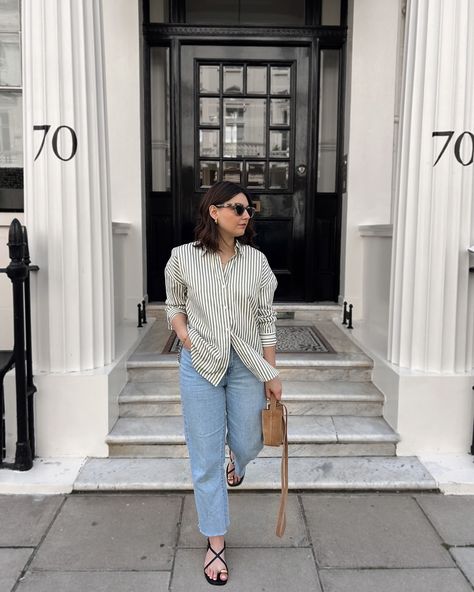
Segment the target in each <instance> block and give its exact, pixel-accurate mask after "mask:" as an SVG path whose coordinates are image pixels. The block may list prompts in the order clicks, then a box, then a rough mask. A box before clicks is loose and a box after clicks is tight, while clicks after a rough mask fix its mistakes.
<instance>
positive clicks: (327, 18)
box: [321, 0, 341, 26]
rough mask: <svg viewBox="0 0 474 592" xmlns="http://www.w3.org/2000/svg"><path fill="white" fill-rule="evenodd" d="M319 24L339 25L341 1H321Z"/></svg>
mask: <svg viewBox="0 0 474 592" xmlns="http://www.w3.org/2000/svg"><path fill="white" fill-rule="evenodd" d="M321 24H322V25H328V26H329V25H333V26H339V25H340V24H341V0H323V5H322V10H321Z"/></svg>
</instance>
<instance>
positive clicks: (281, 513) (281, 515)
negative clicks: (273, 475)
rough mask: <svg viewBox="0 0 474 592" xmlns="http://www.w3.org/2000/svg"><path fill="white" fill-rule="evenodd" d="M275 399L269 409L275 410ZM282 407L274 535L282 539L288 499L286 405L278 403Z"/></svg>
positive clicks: (271, 400) (271, 401) (273, 398)
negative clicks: (278, 495) (281, 443)
mask: <svg viewBox="0 0 474 592" xmlns="http://www.w3.org/2000/svg"><path fill="white" fill-rule="evenodd" d="M276 402H277V401H276V398H275V397H271V398H270V407H273V408H275V409H276ZM280 404H281V406H282V407H283V411H284V414H283V418H284V419H283V423H284V425H285V428H284V438H283V450H282V453H281V496H280V508H279V510H278V519H277V526H276V535H277V536H278V537H282V536H283V534H284V533H285V528H286V502H287V499H288V409H287V408H286V405H283V403H280Z"/></svg>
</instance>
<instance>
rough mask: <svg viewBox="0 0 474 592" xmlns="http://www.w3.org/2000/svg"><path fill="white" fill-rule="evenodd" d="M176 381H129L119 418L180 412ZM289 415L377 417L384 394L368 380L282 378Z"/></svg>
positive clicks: (379, 413) (121, 400)
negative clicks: (293, 379)
mask: <svg viewBox="0 0 474 592" xmlns="http://www.w3.org/2000/svg"><path fill="white" fill-rule="evenodd" d="M180 401H181V399H180V396H179V386H178V384H177V383H172V382H168V383H154V382H129V383H127V385H126V386H125V388H124V390H123V391H122V393H121V394H120V397H119V405H120V417H158V416H162V415H181V402H180ZM283 401H284V402H285V404H286V406H287V408H288V413H289V414H290V415H360V416H373V417H375V416H381V415H382V407H383V402H384V397H383V395H382V393H381V392H380V391H379V390H378V389H377V388H376V387H375V386H374V385H373V384H372V383H370V382H344V381H342V380H335V381H328V382H322V381H317V382H309V381H286V382H285V384H284V394H283Z"/></svg>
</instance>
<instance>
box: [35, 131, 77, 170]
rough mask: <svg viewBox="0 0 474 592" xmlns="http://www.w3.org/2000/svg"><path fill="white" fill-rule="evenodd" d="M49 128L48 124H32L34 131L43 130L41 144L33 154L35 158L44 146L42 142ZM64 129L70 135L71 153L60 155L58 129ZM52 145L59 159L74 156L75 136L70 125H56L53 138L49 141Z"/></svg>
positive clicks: (69, 158) (67, 158)
mask: <svg viewBox="0 0 474 592" xmlns="http://www.w3.org/2000/svg"><path fill="white" fill-rule="evenodd" d="M50 129H51V126H50V125H34V126H33V130H34V131H42V132H43V140H42V141H41V146H40V147H39V150H38V152H37V154H36V156H35V160H36V159H37V158H38V156H39V155H40V154H41V152H42V150H43V148H44V143H45V141H46V136H47V135H48V132H49V130H50ZM62 129H64V130H68V131H69V133H70V135H71V142H72V146H71V154H70V155H69V156H67V157H66V156H61V154H59V150H58V136H59V133H60V131H61V130H62ZM51 144H52V147H53V152H54V155H55V156H56V157H57V158H59V159H60V160H64V161H67V160H71V158H74V156H75V155H76V152H77V136H76V132H75V131H74V130H73V129H72V127H69V126H68V125H60V126H58V127H57V128H56V129H55V131H54V134H53V139H52V141H51Z"/></svg>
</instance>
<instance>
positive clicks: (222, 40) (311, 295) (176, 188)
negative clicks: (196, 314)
mask: <svg viewBox="0 0 474 592" xmlns="http://www.w3.org/2000/svg"><path fill="white" fill-rule="evenodd" d="M145 4H147V3H145ZM343 5H344V2H343ZM147 20H148V19H147V11H146V9H145V10H144V21H145V22H144V25H143V57H144V59H143V64H144V73H143V81H144V126H145V129H144V141H145V191H146V226H147V276H148V294H149V297H150V300H164V282H163V281H162V280H159V279H158V278H157V276H156V270H157V269H162V268H163V267H164V263H165V262H166V260H167V258H168V256H169V250H170V249H171V247H172V246H174V245H177V244H180V243H181V242H182V240H181V238H182V234H181V225H180V219H181V215H180V214H181V200H179V199H174V200H173V199H172V194H173V193H174V194H175V195H181V182H180V174H179V171H180V170H181V146H180V122H179V103H178V101H179V79H180V50H181V46H182V45H183V44H193V45H198V44H206V45H213V44H215V45H252V46H258V45H275V44H276V45H289V46H295V45H296V46H308V47H310V55H311V68H310V70H311V71H310V81H311V84H310V92H311V98H310V108H309V126H310V140H309V151H308V152H309V158H308V163H309V169H310V175H309V178H308V196H314V199H308V200H307V216H306V233H307V235H306V236H313V234H314V233H315V229H316V219H317V215H318V206H319V207H320V209H321V208H323V207H324V204H325V203H327V204H330V206H329V209H330V210H331V211H333V212H334V214H333V223H334V231H333V232H334V252H333V258H334V259H333V268H332V269H333V271H332V272H331V274H332V276H333V277H330V278H329V279H328V282H329V283H328V286H329V287H328V288H324V292H323V293H321V292H320V291H319V290H320V286H319V282H318V281H317V280H316V277H315V281H314V282H307V288H306V291H305V301H306V302H314V301H321V300H332V301H337V299H338V295H339V281H340V278H339V274H340V248H341V215H342V176H343V174H342V173H343V171H342V166H341V165H342V157H343V155H342V152H343V134H344V81H345V44H346V37H347V28H346V27H345V26H344V27H327V26H325V27H321V26H316V27H315V26H308V27H285V28H283V27H245V26H244V27H233V26H195V25H185V24H152V23H148V22H147ZM343 22H344V21H343ZM152 47H168V48H169V52H170V55H169V62H170V142H171V161H172V163H173V165H172V168H171V191H169V192H160V193H158V192H152V169H151V166H152V159H151V92H150V90H151V89H150V50H151V48H152ZM324 49H335V50H339V52H340V68H339V96H338V110H339V117H338V131H337V143H338V149H337V155H336V187H335V192H334V193H331V194H321V193H320V194H318V193H317V192H316V176H317V170H318V166H317V148H318V137H319V129H318V119H319V117H318V115H319V114H318V109H319V79H320V72H319V67H320V60H319V54H320V51H321V50H324ZM157 200H159V204H160V205H159V209H160V213H162V214H163V223H164V224H169V223H170V222H171V223H172V225H173V242H174V244H170V245H163V248H162V249H160V251H161V252H160V253H156V251H155V250H154V249H153V245H152V244H151V240H150V239H149V237H150V236H151V212H152V209H153V207H155V208H156V205H155V206H154V205H153V204H154V203H155V204H156V202H157ZM306 244H307V247H306V262H307V263H306V266H307V269H308V270H316V274H318V269H319V267H318V265H319V262H318V258H317V253H316V252H315V249H314V248H313V249H311V245H310V241H307V243H306Z"/></svg>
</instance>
